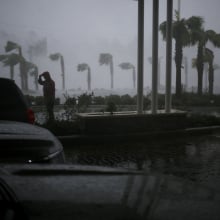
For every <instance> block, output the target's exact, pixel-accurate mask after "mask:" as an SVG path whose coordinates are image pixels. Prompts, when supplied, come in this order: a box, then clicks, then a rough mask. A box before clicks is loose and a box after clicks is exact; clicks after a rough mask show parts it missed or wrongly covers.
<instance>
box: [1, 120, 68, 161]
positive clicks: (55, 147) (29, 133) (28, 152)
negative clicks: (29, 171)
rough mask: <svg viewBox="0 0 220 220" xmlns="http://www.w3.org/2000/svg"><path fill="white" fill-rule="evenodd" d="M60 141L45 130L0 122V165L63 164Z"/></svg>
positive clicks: (21, 123) (11, 122) (26, 125)
mask: <svg viewBox="0 0 220 220" xmlns="http://www.w3.org/2000/svg"><path fill="white" fill-rule="evenodd" d="M63 162H64V152H63V146H62V144H61V143H60V141H59V140H58V139H57V138H56V137H55V136H54V135H53V134H52V133H51V132H50V131H48V130H47V129H44V128H41V127H38V126H36V125H31V124H28V123H23V122H14V121H3V120H1V121H0V163H63Z"/></svg>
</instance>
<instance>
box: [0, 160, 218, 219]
mask: <svg viewBox="0 0 220 220" xmlns="http://www.w3.org/2000/svg"><path fill="white" fill-rule="evenodd" d="M5 195H7V196H5ZM219 196H220V193H219V190H218V189H217V190H216V191H214V190H213V189H211V188H208V187H207V188H206V187H201V186H200V185H198V184H196V183H194V182H191V181H183V180H182V179H181V178H176V177H174V176H171V175H159V174H158V173H146V172H134V171H133V172H132V171H129V170H122V169H121V170H118V169H110V168H104V167H103V168H102V167H88V166H87V167H83V166H76V165H75V166H73V165H44V166H42V165H32V164H31V165H29V166H27V165H26V166H25V165H21V166H18V165H16V166H15V165H4V166H2V167H1V168H0V203H1V204H3V205H2V206H1V208H2V213H4V215H2V216H1V219H2V220H6V219H10V220H15V219H30V220H31V219H34V220H47V219H53V220H60V219H62V220H72V219H74V220H93V219H100V220H102V219H105V220H110V219H111V220H119V219H120V220H144V219H152V220H153V219H157V220H164V219H179V220H185V219H187V220H195V219H199V220H209V219H212V220H219V218H220V209H219V207H220V206H219V204H220V197H219ZM5 216H6V217H7V216H11V218H6V217H5Z"/></svg>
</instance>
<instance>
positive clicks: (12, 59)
mask: <svg viewBox="0 0 220 220" xmlns="http://www.w3.org/2000/svg"><path fill="white" fill-rule="evenodd" d="M0 61H1V62H2V63H3V64H4V66H9V67H10V78H11V79H12V80H13V79H14V66H15V65H17V64H18V63H19V62H20V56H19V55H18V54H16V53H11V54H2V55H0Z"/></svg>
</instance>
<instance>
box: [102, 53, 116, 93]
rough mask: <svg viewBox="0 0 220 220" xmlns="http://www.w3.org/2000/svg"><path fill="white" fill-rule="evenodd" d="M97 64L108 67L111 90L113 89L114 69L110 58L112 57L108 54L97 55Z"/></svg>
mask: <svg viewBox="0 0 220 220" xmlns="http://www.w3.org/2000/svg"><path fill="white" fill-rule="evenodd" d="M99 64H100V65H109V66H110V75H111V89H113V88H114V69H113V57H112V55H111V54H109V53H101V54H100V55H99Z"/></svg>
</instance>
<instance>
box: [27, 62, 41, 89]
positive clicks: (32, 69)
mask: <svg viewBox="0 0 220 220" xmlns="http://www.w3.org/2000/svg"><path fill="white" fill-rule="evenodd" d="M25 68H26V71H27V73H28V74H30V76H33V77H34V85H35V89H36V90H38V67H37V66H36V65H35V64H33V63H31V62H26V63H25Z"/></svg>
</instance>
